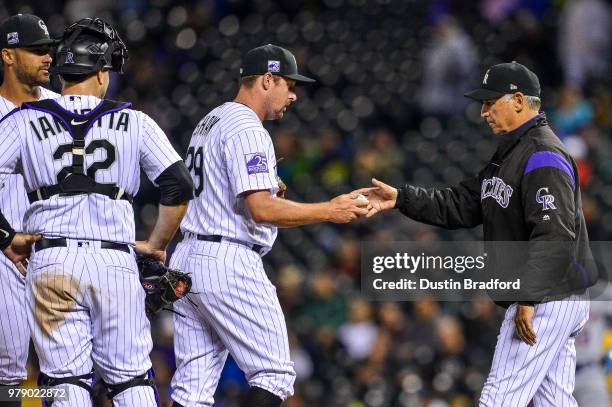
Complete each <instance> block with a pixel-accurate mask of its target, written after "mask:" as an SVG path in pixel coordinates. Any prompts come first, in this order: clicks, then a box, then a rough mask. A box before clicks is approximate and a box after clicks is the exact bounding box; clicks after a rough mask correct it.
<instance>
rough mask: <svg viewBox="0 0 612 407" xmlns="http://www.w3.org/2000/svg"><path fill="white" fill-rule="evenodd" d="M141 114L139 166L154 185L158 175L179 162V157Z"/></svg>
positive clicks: (147, 118)
mask: <svg viewBox="0 0 612 407" xmlns="http://www.w3.org/2000/svg"><path fill="white" fill-rule="evenodd" d="M141 114H142V117H143V124H142V131H143V142H142V147H141V151H140V166H141V167H142V169H143V170H144V172H145V174H147V178H149V180H151V181H152V182H153V183H155V180H156V179H157V178H158V177H159V175H160V174H161V173H162V172H163V171H164V170H165V169H166V168H168V167H170V166H171V165H172V164H174V163H175V162H177V161H180V160H181V157H180V156H179V154H178V153H177V152H176V150H175V149H174V147H172V144H170V141H169V140H168V137H167V136H166V134H165V133H164V132H163V130H162V129H161V128H160V127H159V126H158V125H157V123H155V121H153V119H151V118H150V117H149V116H147V115H146V114H144V113H141ZM156 185H157V184H156Z"/></svg>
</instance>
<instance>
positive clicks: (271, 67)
mask: <svg viewBox="0 0 612 407" xmlns="http://www.w3.org/2000/svg"><path fill="white" fill-rule="evenodd" d="M268 72H280V61H268Z"/></svg>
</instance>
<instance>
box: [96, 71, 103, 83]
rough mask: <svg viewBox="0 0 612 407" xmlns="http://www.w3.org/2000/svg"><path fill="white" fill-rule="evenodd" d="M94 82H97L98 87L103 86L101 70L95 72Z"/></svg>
mask: <svg viewBox="0 0 612 407" xmlns="http://www.w3.org/2000/svg"><path fill="white" fill-rule="evenodd" d="M96 80H97V81H98V85H100V86H103V85H104V72H103V71H102V70H99V71H98V72H96Z"/></svg>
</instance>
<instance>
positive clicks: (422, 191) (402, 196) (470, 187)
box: [395, 175, 482, 229]
mask: <svg viewBox="0 0 612 407" xmlns="http://www.w3.org/2000/svg"><path fill="white" fill-rule="evenodd" d="M395 207H396V208H398V209H399V210H400V212H401V213H403V214H404V215H406V216H408V217H409V218H411V219H414V220H416V221H418V222H422V223H427V224H429V225H434V226H440V227H443V228H446V229H458V228H472V227H475V226H477V225H479V224H481V223H482V207H481V206H480V175H477V176H474V177H472V178H468V179H466V180H464V181H462V182H460V183H459V185H456V186H453V187H449V188H421V187H415V186H412V185H406V186H404V187H402V188H399V190H398V196H397V201H396V204H395Z"/></svg>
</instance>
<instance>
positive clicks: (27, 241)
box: [2, 233, 42, 276]
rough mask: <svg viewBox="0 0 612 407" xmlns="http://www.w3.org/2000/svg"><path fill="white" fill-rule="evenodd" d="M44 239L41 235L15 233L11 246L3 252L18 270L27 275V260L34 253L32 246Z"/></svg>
mask: <svg viewBox="0 0 612 407" xmlns="http://www.w3.org/2000/svg"><path fill="white" fill-rule="evenodd" d="M40 239H42V236H41V235H30V234H29V233H15V236H13V240H12V241H11V244H10V245H8V246H7V247H5V248H4V250H2V252H3V253H4V255H5V256H6V257H8V259H9V260H10V261H12V262H13V263H14V264H15V267H17V270H19V272H20V273H21V274H23V275H24V276H25V275H26V268H27V260H28V258H29V257H30V254H31V253H32V245H33V244H34V243H36V242H38V241H39V240H40Z"/></svg>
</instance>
